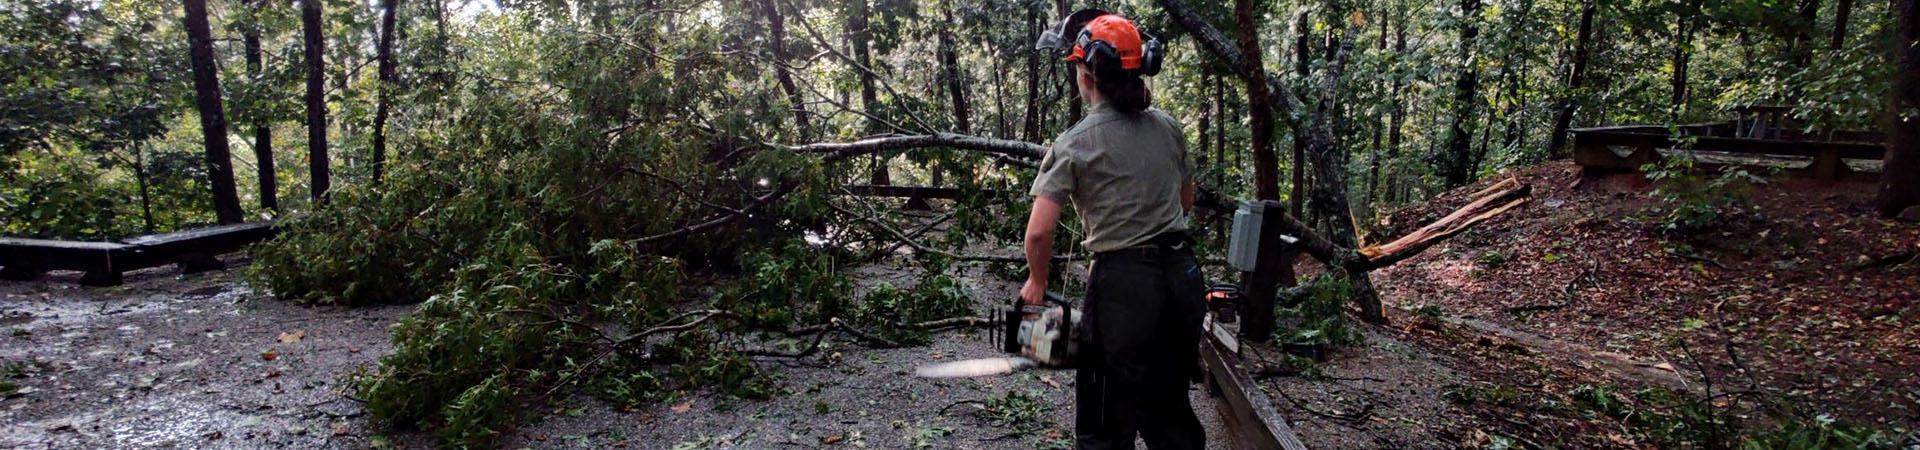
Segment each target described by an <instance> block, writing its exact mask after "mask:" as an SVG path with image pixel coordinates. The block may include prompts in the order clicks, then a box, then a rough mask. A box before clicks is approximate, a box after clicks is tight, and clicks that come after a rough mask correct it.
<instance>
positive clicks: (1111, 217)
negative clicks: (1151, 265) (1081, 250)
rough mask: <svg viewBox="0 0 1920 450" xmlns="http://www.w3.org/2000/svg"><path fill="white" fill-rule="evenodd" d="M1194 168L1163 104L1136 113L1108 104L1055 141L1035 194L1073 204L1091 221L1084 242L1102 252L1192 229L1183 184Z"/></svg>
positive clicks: (1098, 106)
mask: <svg viewBox="0 0 1920 450" xmlns="http://www.w3.org/2000/svg"><path fill="white" fill-rule="evenodd" d="M1192 172H1193V168H1192V166H1191V165H1190V164H1189V163H1188V162H1187V143H1186V139H1185V136H1184V135H1183V134H1182V132H1181V131H1180V123H1179V122H1178V121H1176V120H1174V118H1173V116H1170V115H1168V114H1167V113H1166V112H1165V111H1161V110H1159V109H1155V108H1148V109H1147V110H1146V111H1142V112H1140V113H1138V114H1131V115H1129V114H1125V113H1121V112H1120V111H1118V110H1116V109H1114V108H1113V107H1112V105H1110V104H1108V103H1106V102H1102V103H1099V104H1095V105H1094V106H1093V109H1092V111H1090V112H1088V113H1087V117H1086V118H1084V119H1080V123H1077V124H1074V126H1073V128H1072V129H1068V130H1067V132H1066V133H1062V134H1061V135H1060V137H1059V138H1058V139H1055V140H1054V142H1053V147H1052V148H1051V149H1049V150H1048V151H1047V156H1046V158H1044V159H1042V160H1041V161H1040V174H1039V175H1038V176H1036V177H1034V180H1033V189H1032V190H1031V193H1032V194H1033V196H1035V197H1048V198H1052V199H1054V200H1055V201H1060V202H1063V203H1065V202H1071V203H1072V204H1073V207H1074V209H1075V210H1076V211H1078V212H1079V214H1080V219H1081V222H1083V223H1085V226H1086V230H1085V231H1086V240H1084V241H1081V245H1083V246H1085V247H1086V249H1087V251H1091V252H1095V253H1098V252H1105V251H1111V250H1119V249H1124V248H1128V247H1134V246H1139V245H1143V244H1146V243H1147V241H1148V240H1150V239H1153V238H1154V237H1155V236H1159V235H1160V234H1161V233H1167V232H1173V231H1186V229H1187V217H1186V208H1185V207H1184V206H1182V203H1181V200H1180V188H1181V186H1183V185H1185V184H1186V183H1187V182H1188V181H1189V180H1191V174H1192Z"/></svg>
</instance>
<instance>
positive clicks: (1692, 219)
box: [1641, 154, 1766, 235]
mask: <svg viewBox="0 0 1920 450" xmlns="http://www.w3.org/2000/svg"><path fill="white" fill-rule="evenodd" d="M1698 165H1699V163H1698V161H1697V160H1696V159H1695V158H1692V157H1689V156H1686V155H1684V154H1681V155H1673V156H1671V157H1668V158H1666V159H1664V160H1661V161H1660V162H1656V163H1650V164H1647V165H1646V166H1645V167H1642V168H1641V170H1643V171H1645V172H1646V174H1647V175H1646V176H1647V179H1649V180H1653V182H1654V183H1655V184H1656V185H1657V187H1655V188H1654V190H1653V192H1652V193H1650V194H1649V195H1651V196H1653V198H1654V199H1655V200H1659V201H1660V203H1661V207H1660V208H1659V209H1658V210H1656V212H1655V215H1656V216H1655V217H1654V219H1653V221H1654V222H1655V223H1658V224H1659V226H1660V230H1661V231H1664V232H1668V233H1674V234H1681V235H1686V234H1695V233H1700V232H1704V231H1707V230H1711V229H1714V228H1717V227H1719V226H1721V225H1724V224H1726V222H1727V221H1728V220H1729V219H1731V218H1732V217H1734V216H1735V215H1738V214H1740V213H1742V212H1743V211H1745V210H1746V209H1748V208H1751V207H1752V199H1751V196H1752V194H1753V188H1754V187H1755V186H1757V185H1761V184H1766V179H1764V178H1762V177H1760V176H1758V175H1755V174H1754V173H1753V172H1751V171H1749V170H1748V169H1745V168H1740V167H1737V166H1723V167H1721V169H1720V173H1719V174H1718V175H1716V176H1705V175H1703V174H1701V173H1700V172H1701V171H1700V169H1699V167H1697V166H1698Z"/></svg>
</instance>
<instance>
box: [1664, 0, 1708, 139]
mask: <svg viewBox="0 0 1920 450" xmlns="http://www.w3.org/2000/svg"><path fill="white" fill-rule="evenodd" d="M1686 5H1687V6H1688V8H1685V9H1682V10H1681V11H1680V13H1679V14H1676V17H1675V19H1674V27H1673V28H1674V33H1675V38H1674V45H1673V85H1672V88H1671V89H1672V92H1673V98H1672V106H1671V108H1670V110H1669V112H1668V114H1667V118H1668V120H1669V121H1672V122H1675V123H1678V122H1679V121H1680V117H1681V115H1682V114H1685V113H1686V110H1687V66H1688V65H1689V61H1691V60H1692V59H1693V30H1694V28H1696V27H1698V26H1699V25H1697V24H1698V22H1699V21H1700V19H1699V18H1697V17H1694V16H1695V13H1694V11H1693V9H1694V8H1693V6H1694V3H1692V2H1688V3H1686Z"/></svg>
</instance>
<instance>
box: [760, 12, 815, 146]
mask: <svg viewBox="0 0 1920 450" xmlns="http://www.w3.org/2000/svg"><path fill="white" fill-rule="evenodd" d="M760 12H761V14H763V15H765V16H766V17H767V33H768V36H767V38H768V39H769V40H771V41H772V42H771V43H769V44H768V45H767V46H768V47H769V48H772V49H773V51H772V53H773V77H774V79H775V80H777V81H779V82H780V89H781V90H782V91H785V92H786V93H787V103H791V104H792V108H793V123H794V125H796V126H799V127H800V133H799V137H800V139H803V140H805V139H810V138H811V136H812V133H813V131H812V130H813V124H812V123H811V121H810V120H808V118H807V103H806V99H804V98H802V97H801V96H800V87H799V86H798V85H796V84H794V82H793V74H792V71H790V70H788V68H787V64H790V63H789V61H790V60H789V58H788V57H787V21H786V18H785V17H783V16H781V15H780V8H779V7H778V6H776V5H774V0H760Z"/></svg>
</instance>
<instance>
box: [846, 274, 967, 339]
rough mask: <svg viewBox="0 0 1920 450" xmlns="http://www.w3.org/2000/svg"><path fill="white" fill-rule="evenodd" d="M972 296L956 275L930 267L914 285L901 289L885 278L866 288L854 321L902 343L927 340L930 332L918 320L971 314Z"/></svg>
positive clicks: (924, 320)
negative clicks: (951, 275)
mask: <svg viewBox="0 0 1920 450" xmlns="http://www.w3.org/2000/svg"><path fill="white" fill-rule="evenodd" d="M972 306H973V296H971V295H969V294H967V290H966V288H964V287H961V286H960V284H959V282H957V281H955V280H954V279H953V277H950V276H947V275H946V274H943V273H935V272H933V271H928V272H927V273H926V274H925V275H923V276H922V277H921V278H920V281H919V283H915V284H914V286H913V289H906V290H903V289H899V288H896V287H894V286H893V285H892V284H891V283H886V282H882V283H880V284H879V285H876V286H874V287H873V288H872V289H870V290H869V291H868V292H867V295H866V297H864V298H862V299H861V302H860V307H859V309H858V310H857V311H856V312H855V314H854V318H855V320H854V322H855V323H856V324H858V325H861V326H868V327H873V328H875V329H876V330H878V333H879V334H880V335H881V336H882V337H885V338H887V339H889V340H892V341H894V342H898V343H901V344H909V345H914V344H924V343H926V342H927V338H928V337H929V334H928V333H927V332H926V331H925V330H924V329H921V328H920V327H917V326H916V324H919V323H921V322H926V321H931V320H938V319H945V318H949V317H958V316H965V315H971V314H972V313H973V311H972Z"/></svg>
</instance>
